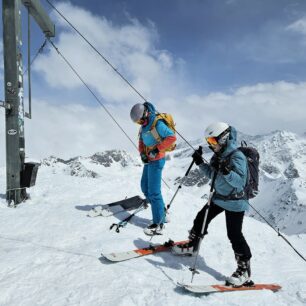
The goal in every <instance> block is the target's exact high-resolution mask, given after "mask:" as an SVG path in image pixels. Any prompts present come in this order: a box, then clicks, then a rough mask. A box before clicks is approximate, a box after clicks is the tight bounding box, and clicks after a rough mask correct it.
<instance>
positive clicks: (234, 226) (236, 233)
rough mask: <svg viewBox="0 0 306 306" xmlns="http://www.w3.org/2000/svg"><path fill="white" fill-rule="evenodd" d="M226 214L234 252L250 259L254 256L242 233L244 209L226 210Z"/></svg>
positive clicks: (229, 236)
mask: <svg viewBox="0 0 306 306" xmlns="http://www.w3.org/2000/svg"><path fill="white" fill-rule="evenodd" d="M225 216H226V228H227V236H228V239H229V240H230V242H231V244H232V248H233V250H234V253H235V254H238V255H239V256H240V257H241V258H242V259H243V260H249V259H250V258H251V257H252V254H251V250H250V248H249V245H248V244H247V242H246V240H245V238H244V236H243V234H242V223H243V218H244V211H242V212H234V211H225Z"/></svg>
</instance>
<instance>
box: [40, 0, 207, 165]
mask: <svg viewBox="0 0 306 306" xmlns="http://www.w3.org/2000/svg"><path fill="white" fill-rule="evenodd" d="M46 2H47V3H48V4H49V5H50V6H51V7H52V8H53V9H54V10H55V11H56V12H57V13H58V14H59V15H60V16H61V17H62V18H63V19H64V20H65V21H66V22H67V23H68V24H69V25H70V26H71V27H72V28H73V29H74V30H75V31H76V32H77V33H78V34H79V35H80V36H81V37H82V38H83V39H84V40H85V41H86V42H87V43H88V45H89V46H90V47H91V48H92V49H93V50H94V51H95V52H96V53H97V54H98V55H99V56H100V57H101V58H102V59H103V60H104V61H105V62H106V63H107V64H108V65H109V66H110V67H111V68H112V69H113V70H114V71H115V73H117V74H118V75H119V76H120V77H121V79H122V80H123V81H125V82H126V83H127V84H128V85H129V86H130V88H132V89H133V90H134V91H135V92H136V93H137V94H138V95H139V96H140V97H141V98H142V99H143V101H144V102H148V101H147V99H146V98H145V97H144V96H143V95H142V94H141V93H140V92H139V91H138V90H137V89H136V88H135V87H134V86H133V85H132V84H131V83H130V82H129V81H128V80H127V79H126V78H125V77H124V76H123V75H122V74H121V73H120V72H119V71H118V69H117V68H115V67H114V65H113V64H112V63H111V62H110V61H109V60H108V59H107V58H106V57H105V56H104V55H103V54H102V53H101V52H100V51H99V50H98V49H97V48H96V47H95V46H94V45H93V44H92V43H91V42H90V41H89V40H88V39H87V38H86V37H85V36H84V35H83V34H82V33H81V32H80V31H79V30H78V29H77V28H76V27H75V26H74V25H73V24H72V23H71V22H70V21H69V20H68V19H67V18H66V17H65V16H64V15H63V13H61V12H60V11H59V10H58V9H57V8H56V7H55V5H53V4H52V2H51V1H49V0H46ZM176 133H177V134H178V135H179V136H180V137H181V138H182V139H183V140H184V141H185V143H186V144H187V145H188V146H189V147H190V148H191V149H192V150H193V151H195V150H196V149H195V148H194V147H193V146H192V145H191V143H190V142H189V141H188V140H187V139H186V138H185V137H184V136H183V135H182V134H181V133H179V131H178V130H177V129H176ZM203 160H204V161H205V162H206V163H208V162H207V161H206V160H205V159H204V158H203Z"/></svg>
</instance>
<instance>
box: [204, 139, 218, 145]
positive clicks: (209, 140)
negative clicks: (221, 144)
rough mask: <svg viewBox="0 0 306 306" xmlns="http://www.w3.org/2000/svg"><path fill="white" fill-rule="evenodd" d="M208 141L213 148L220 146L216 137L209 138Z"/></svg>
mask: <svg viewBox="0 0 306 306" xmlns="http://www.w3.org/2000/svg"><path fill="white" fill-rule="evenodd" d="M206 141H207V143H208V144H209V145H211V146H216V145H217V144H218V140H217V138H216V137H207V138H206Z"/></svg>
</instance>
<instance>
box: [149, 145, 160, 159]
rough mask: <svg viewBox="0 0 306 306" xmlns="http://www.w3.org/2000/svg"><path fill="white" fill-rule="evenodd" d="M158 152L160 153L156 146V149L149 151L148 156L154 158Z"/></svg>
mask: <svg viewBox="0 0 306 306" xmlns="http://www.w3.org/2000/svg"><path fill="white" fill-rule="evenodd" d="M158 153H159V150H158V149H157V148H155V149H154V150H152V151H149V152H148V156H149V157H150V158H152V159H153V158H155V157H156V155H157V154H158Z"/></svg>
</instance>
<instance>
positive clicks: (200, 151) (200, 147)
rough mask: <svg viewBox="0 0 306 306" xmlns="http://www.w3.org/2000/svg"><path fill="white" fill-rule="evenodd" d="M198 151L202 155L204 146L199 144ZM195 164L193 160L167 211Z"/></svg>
mask: <svg viewBox="0 0 306 306" xmlns="http://www.w3.org/2000/svg"><path fill="white" fill-rule="evenodd" d="M198 152H199V154H201V155H202V153H203V151H202V146H199V149H198ZM193 165H194V160H193V161H192V162H191V164H190V166H189V168H188V170H187V171H186V173H185V175H184V177H183V179H182V180H181V183H180V185H179V186H178V187H177V189H176V191H175V193H174V195H173V197H172V199H171V201H170V203H169V204H168V205H167V209H166V213H167V212H168V210H169V209H170V207H171V204H172V202H173V201H174V199H175V197H176V195H177V193H178V192H179V190H180V189H181V188H182V185H183V184H184V183H185V180H186V179H187V176H188V174H189V172H190V170H191V168H192V166H193Z"/></svg>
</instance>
